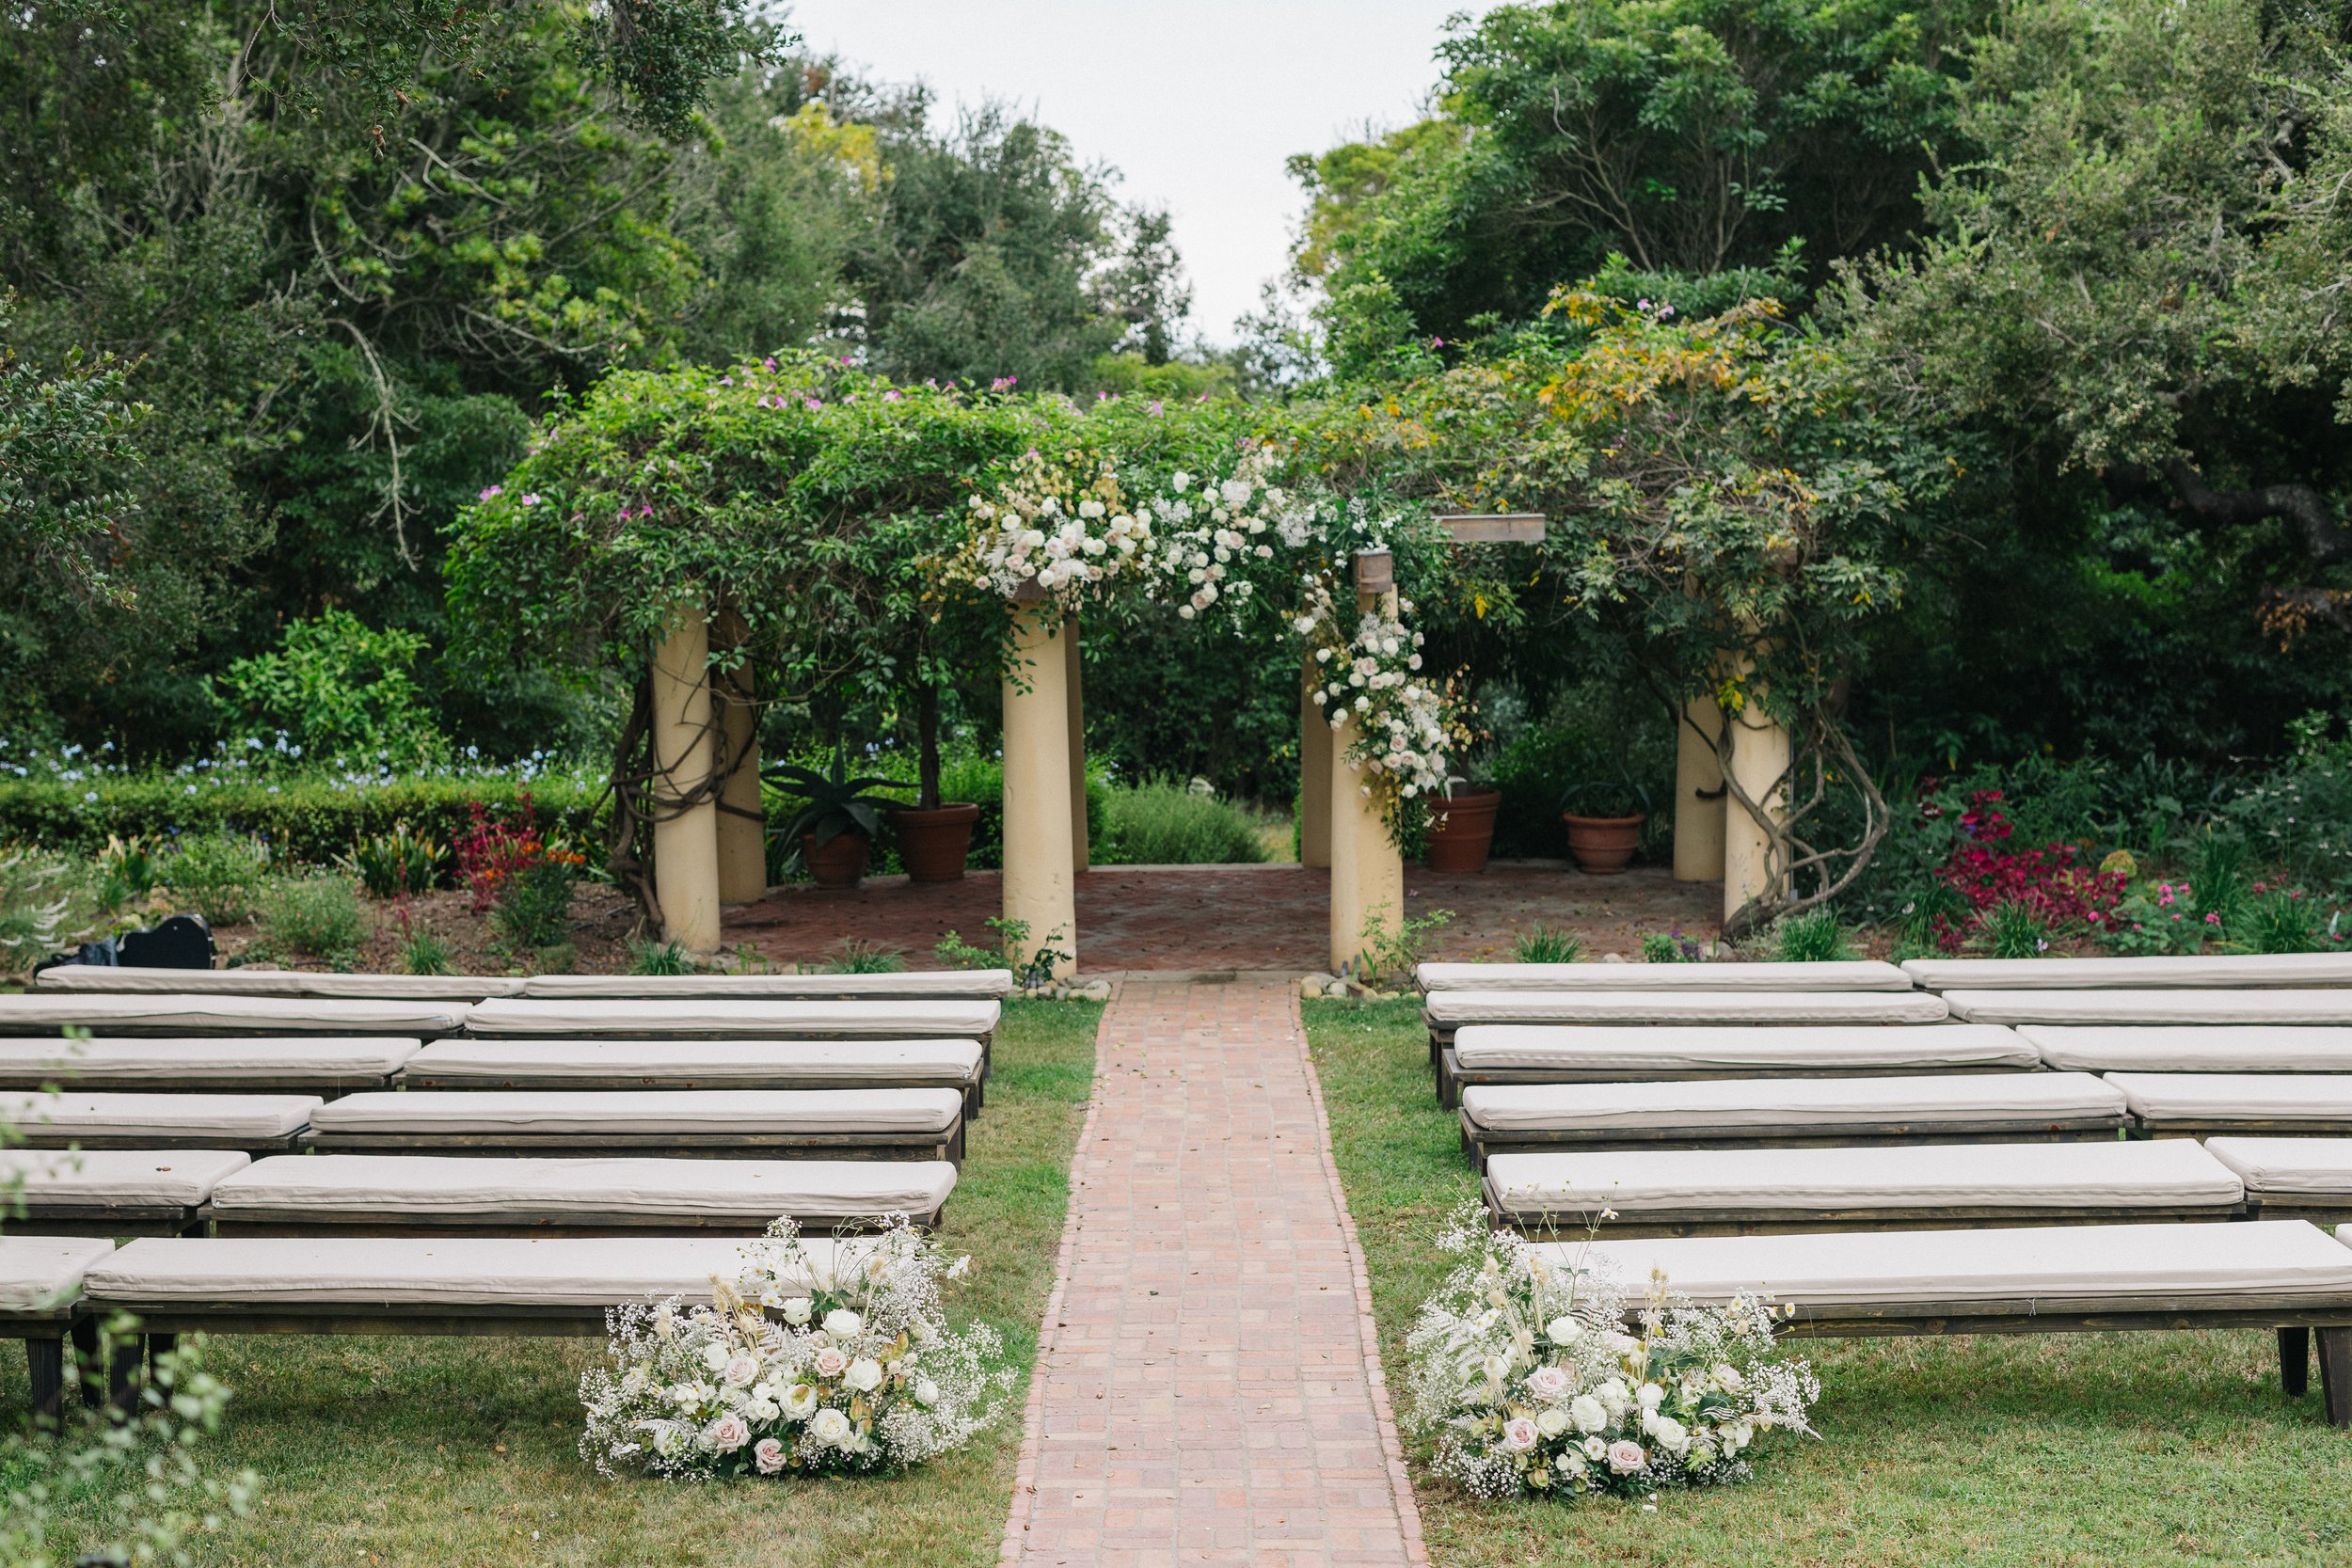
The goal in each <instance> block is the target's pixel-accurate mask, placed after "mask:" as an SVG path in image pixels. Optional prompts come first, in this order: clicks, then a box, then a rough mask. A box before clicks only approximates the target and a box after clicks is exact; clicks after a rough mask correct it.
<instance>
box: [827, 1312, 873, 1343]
mask: <svg viewBox="0 0 2352 1568" xmlns="http://www.w3.org/2000/svg"><path fill="white" fill-rule="evenodd" d="M865 1327H866V1320H865V1319H864V1318H861V1317H859V1316H858V1315H857V1314H856V1313H854V1312H852V1311H850V1309H849V1308H848V1307H834V1309H833V1310H832V1311H830V1312H828V1313H826V1314H825V1332H826V1333H828V1334H830V1335H832V1336H833V1337H834V1338H836V1339H854V1338H857V1337H858V1334H859V1331H860V1330H862V1329H864V1328H865Z"/></svg>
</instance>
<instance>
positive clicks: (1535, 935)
mask: <svg viewBox="0 0 2352 1568" xmlns="http://www.w3.org/2000/svg"><path fill="white" fill-rule="evenodd" d="M1516 956H1517V957H1518V961H1519V962H1521V963H1523V964H1572V963H1574V962H1576V960H1577V959H1579V958H1582V957H1583V956H1584V939H1583V938H1582V937H1580V936H1577V935H1575V934H1574V933H1572V932H1568V931H1562V930H1555V929H1554V928H1553V927H1549V926H1538V927H1535V928H1534V930H1532V931H1530V932H1528V933H1527V934H1526V935H1525V936H1522V937H1520V938H1519V940H1518V949H1517V955H1516Z"/></svg>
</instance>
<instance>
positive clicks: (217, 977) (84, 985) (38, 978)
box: [33, 964, 523, 1003]
mask: <svg viewBox="0 0 2352 1568" xmlns="http://www.w3.org/2000/svg"><path fill="white" fill-rule="evenodd" d="M33 988H34V989H35V990H43V991H62V992H69V993H72V994H76V995H84V996H87V995H91V994H93V993H107V994H116V995H123V996H183V995H184V996H309V997H354V998H359V999H362V1000H373V1001H394V1002H467V1003H473V1002H481V1001H485V1000H487V999H488V998H490V997H493V996H519V995H521V994H522V989H523V982H522V980H521V978H520V977H519V976H516V975H506V974H327V973H322V972H317V971H311V970H299V969H119V968H115V967H112V966H109V965H105V964H60V965H58V966H57V967H56V969H44V970H42V971H41V972H40V974H37V975H35V976H34V978H33Z"/></svg>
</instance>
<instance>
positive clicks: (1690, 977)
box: [1413, 958, 1914, 991]
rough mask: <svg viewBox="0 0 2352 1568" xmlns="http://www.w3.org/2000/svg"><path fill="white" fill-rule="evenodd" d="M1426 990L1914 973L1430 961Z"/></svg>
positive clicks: (1422, 979) (1779, 984) (1419, 973)
mask: <svg viewBox="0 0 2352 1568" xmlns="http://www.w3.org/2000/svg"><path fill="white" fill-rule="evenodd" d="M1413 978H1414V979H1415V980H1416V981H1417V982H1418V983H1419V984H1420V986H1421V989H1422V990H1424V991H1438V990H1636V991H1653V990H1668V991H1686V990H1738V991H1758V990H1804V991H1819V990H1913V989H1914V987H1913V985H1912V982H1911V976H1910V975H1908V974H1904V973H1903V972H1902V971H1901V970H1899V969H1898V968H1896V967H1895V966H1894V965H1893V964H1890V963H1881V962H1879V961H1878V960H1877V959H1875V958H1857V959H1850V960H1842V961H1839V962H1835V963H1812V964H1797V963H1788V964H1783V963H1708V964H1610V963H1568V964H1511V963H1493V964H1463V963H1425V964H1422V965H1420V966H1419V967H1418V968H1416V969H1415V970H1414V971H1413Z"/></svg>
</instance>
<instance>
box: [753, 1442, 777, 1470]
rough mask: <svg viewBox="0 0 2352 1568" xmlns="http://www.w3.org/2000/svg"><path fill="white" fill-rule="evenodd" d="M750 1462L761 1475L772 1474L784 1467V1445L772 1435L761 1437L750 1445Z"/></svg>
mask: <svg viewBox="0 0 2352 1568" xmlns="http://www.w3.org/2000/svg"><path fill="white" fill-rule="evenodd" d="M752 1463H753V1464H754V1465H757V1466H758V1467H759V1473H760V1474H761V1475H763V1476H772V1475H774V1474H775V1473H776V1472H777V1471H778V1470H781V1469H783V1468H784V1445H783V1444H782V1443H779V1442H777V1441H776V1440H775V1439H774V1438H772V1437H763V1438H761V1439H760V1440H759V1441H758V1442H756V1443H754V1444H753V1445H752Z"/></svg>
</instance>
